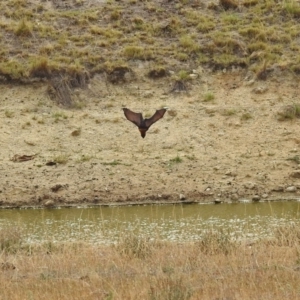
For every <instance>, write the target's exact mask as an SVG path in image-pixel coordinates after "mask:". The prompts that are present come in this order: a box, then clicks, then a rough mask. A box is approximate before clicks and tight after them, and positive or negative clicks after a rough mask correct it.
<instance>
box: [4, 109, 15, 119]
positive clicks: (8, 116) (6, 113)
mask: <svg viewBox="0 0 300 300" xmlns="http://www.w3.org/2000/svg"><path fill="white" fill-rule="evenodd" d="M4 114H5V117H6V118H12V117H13V116H14V115H15V113H14V112H13V111H10V110H6V111H5V113H4Z"/></svg>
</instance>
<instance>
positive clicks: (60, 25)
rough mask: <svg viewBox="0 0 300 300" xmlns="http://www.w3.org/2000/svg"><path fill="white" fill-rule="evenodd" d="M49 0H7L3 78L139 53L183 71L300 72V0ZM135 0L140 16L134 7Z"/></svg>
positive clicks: (92, 66)
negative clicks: (264, 63) (299, 39)
mask: <svg viewBox="0 0 300 300" xmlns="http://www.w3.org/2000/svg"><path fill="white" fill-rule="evenodd" d="M46 2H47V4H45V1H42V0H36V1H19V0H15V1H9V0H3V1H1V3H0V9H1V11H2V12H3V18H2V19H1V20H0V27H1V30H2V31H1V37H2V39H1V41H0V45H1V57H2V60H1V63H0V79H1V80H6V81H12V80H17V81H18V80H24V79H25V80H28V78H29V79H31V78H45V77H46V78H49V77H55V76H57V75H58V74H62V75H66V74H67V75H69V76H70V80H71V81H72V80H74V78H76V77H77V76H78V75H79V76H80V75H83V74H85V72H89V73H91V74H92V75H93V74H95V73H101V72H104V71H106V72H108V71H109V70H108V69H107V68H106V64H107V63H115V64H116V62H117V61H119V62H118V63H117V65H118V66H121V65H123V64H124V63H125V62H128V64H129V65H131V64H132V65H131V66H134V61H135V60H136V59H138V60H149V61H153V62H155V63H156V62H159V64H163V65H164V66H166V67H168V68H171V69H174V70H175V71H178V70H180V69H182V68H183V67H184V66H186V65H187V64H186V63H185V62H188V63H189V64H188V65H191V66H193V67H194V66H197V65H199V64H203V65H206V66H207V67H209V68H212V69H213V70H216V69H217V70H218V69H223V68H227V67H231V66H241V67H243V68H250V69H252V70H257V69H258V68H259V66H260V65H261V62H262V61H263V60H267V62H268V65H269V66H270V67H271V66H272V65H274V64H276V65H285V66H286V68H287V69H289V70H292V71H293V72H295V73H299V60H298V59H295V57H298V52H299V42H297V39H296V38H297V36H298V32H299V30H300V24H299V22H298V18H299V11H300V6H299V3H298V2H297V1H293V0H290V1H275V0H267V1H256V0H251V1H228V0H226V1H219V2H218V3H215V4H207V3H206V1H204V3H203V4H201V5H200V4H199V3H200V2H199V1H179V2H176V5H175V4H174V3H172V1H164V2H163V3H161V2H160V1H157V0H150V1H104V2H102V1H100V2H99V1H94V2H93V1H92V3H90V1H60V0H57V1H46ZM215 2H216V1H215ZM133 4H134V6H135V11H136V12H138V15H132V13H129V12H130V11H132V5H133ZM199 6H201V9H199ZM129 24H130V25H129ZM220 29H221V30H220ZM291 41H293V47H291V46H290V42H291ZM150 45H151V46H150ZM258 50H262V54H261V56H260V57H257V58H255V59H254V58H253V55H254V54H255V52H256V51H258ZM183 62H184V63H183Z"/></svg>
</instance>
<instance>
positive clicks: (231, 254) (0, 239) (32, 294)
mask: <svg viewBox="0 0 300 300" xmlns="http://www.w3.org/2000/svg"><path fill="white" fill-rule="evenodd" d="M296 229H297V228H296V227H295V226H291V227H285V228H281V229H279V230H278V231H277V233H276V234H275V238H274V240H272V242H270V241H261V242H257V243H255V244H252V245H246V244H242V243H237V242H233V241H231V240H230V239H229V238H228V237H229V236H230V233H228V232H222V231H220V232H214V234H211V232H208V233H207V236H206V237H204V238H203V240H202V241H200V242H195V243H184V244H180V243H170V242H160V241H151V240H150V239H149V238H145V237H141V236H134V235H130V234H129V235H127V236H126V235H125V236H123V237H122V238H121V239H120V241H119V243H118V244H117V245H108V246H103V245H102V246H95V245H91V244H82V243H72V244H55V243H52V242H48V243H45V244H43V245H34V246H28V245H26V244H25V243H24V241H22V237H21V235H20V234H19V235H18V234H17V235H16V232H15V231H11V230H10V229H7V230H5V231H3V230H2V232H1V233H0V244H1V249H2V252H1V259H0V260H1V262H0V263H1V264H0V266H1V271H0V280H1V286H2V287H1V297H2V299H22V300H23V299H172V300H173V299H179V300H180V299H300V288H299V250H300V248H299V246H300V238H299V230H296ZM295 230H296V233H295ZM9 236H11V241H9V240H10V239H9ZM283 236H284V239H283ZM16 237H17V238H16ZM287 237H288V239H290V240H289V241H287ZM8 249H14V250H13V251H10V250H8Z"/></svg>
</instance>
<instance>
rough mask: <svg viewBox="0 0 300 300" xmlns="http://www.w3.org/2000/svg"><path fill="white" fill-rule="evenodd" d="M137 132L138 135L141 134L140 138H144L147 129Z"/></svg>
mask: <svg viewBox="0 0 300 300" xmlns="http://www.w3.org/2000/svg"><path fill="white" fill-rule="evenodd" d="M139 131H140V133H141V136H142V138H144V137H145V136H146V131H147V129H144V128H139Z"/></svg>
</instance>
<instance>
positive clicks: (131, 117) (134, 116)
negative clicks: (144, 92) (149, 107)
mask: <svg viewBox="0 0 300 300" xmlns="http://www.w3.org/2000/svg"><path fill="white" fill-rule="evenodd" d="M123 111H124V115H125V117H126V119H127V120H128V121H130V122H132V123H133V124H135V125H136V126H137V127H139V126H141V123H142V120H143V116H142V114H141V113H135V112H133V111H131V110H130V109H128V108H125V107H124V108H123Z"/></svg>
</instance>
